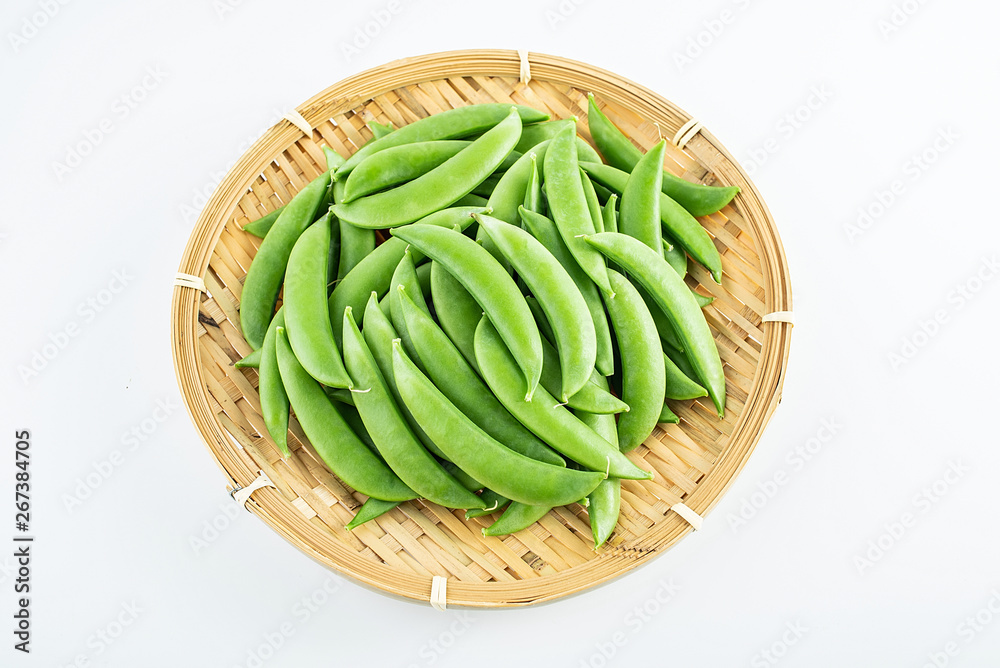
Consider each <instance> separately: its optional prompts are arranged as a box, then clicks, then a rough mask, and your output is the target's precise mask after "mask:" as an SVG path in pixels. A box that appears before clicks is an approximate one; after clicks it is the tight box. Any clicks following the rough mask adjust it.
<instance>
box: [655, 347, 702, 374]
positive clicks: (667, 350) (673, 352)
mask: <svg viewBox="0 0 1000 668" xmlns="http://www.w3.org/2000/svg"><path fill="white" fill-rule="evenodd" d="M663 354H664V355H666V356H667V357H668V358H669V359H670V361H671V362H673V363H674V365H676V366H677V368H678V369H680V371H681V373H683V374H684V375H685V376H687V377H688V379H691V380H693V379H695V378H697V377H698V374H697V372H696V371H695V370H694V367H693V366H692V365H691V362H689V361H688V358H687V355H685V354H684V353H683V352H681V351H679V350H677V349H675V348H672V347H671V346H669V345H664V346H663Z"/></svg>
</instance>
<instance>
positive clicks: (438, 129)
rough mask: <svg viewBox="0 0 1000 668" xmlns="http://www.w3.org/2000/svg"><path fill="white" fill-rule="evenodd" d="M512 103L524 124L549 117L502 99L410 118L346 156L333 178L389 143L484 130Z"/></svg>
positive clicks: (499, 119) (505, 113)
mask: <svg viewBox="0 0 1000 668" xmlns="http://www.w3.org/2000/svg"><path fill="white" fill-rule="evenodd" d="M512 107H513V108H514V109H515V110H517V113H518V115H519V116H520V120H521V123H522V124H524V125H529V124H531V123H538V122H540V121H547V120H548V119H549V116H548V114H546V113H543V112H541V111H538V110H537V109H532V108H531V107H525V106H521V105H512V104H506V103H503V102H495V103H489V104H473V105H469V106H466V107H458V108H456V109H448V110H446V111H442V112H440V113H437V114H432V115H430V116H427V117H426V118H421V119H420V120H419V121H414V122H413V123H410V124H409V125H404V126H403V127H401V128H398V129H397V130H396V131H395V132H391V133H389V134H388V135H386V136H385V137H382V138H380V139H376V140H375V141H372V142H368V143H367V144H365V145H364V146H362V147H361V148H360V149H358V150H357V152H355V153H354V155H352V156H351V157H350V158H348V159H347V162H345V163H344V164H343V165H342V166H341V167H340V168H339V169H338V170H337V174H336V178H337V180H340V179H343V178H345V177H346V176H347V174H348V173H349V172H350V171H351V170H353V169H354V168H355V167H357V166H358V165H359V164H360V163H361V161H362V160H364V159H365V158H367V157H369V156H370V155H372V154H374V153H378V152H379V151H384V150H385V149H387V148H390V147H393V146H399V145H401V144H412V143H414V142H422V141H432V140H435V139H457V138H459V137H468V136H471V135H474V134H477V133H479V132H483V131H484V130H487V131H488V130H489V129H491V128H493V127H495V126H496V125H498V124H499V123H501V122H502V121H504V120H505V119H506V118H507V117H508V116H509V115H510V111H511V108H512ZM515 143H516V140H515Z"/></svg>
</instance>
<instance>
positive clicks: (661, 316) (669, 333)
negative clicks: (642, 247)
mask: <svg viewBox="0 0 1000 668" xmlns="http://www.w3.org/2000/svg"><path fill="white" fill-rule="evenodd" d="M634 287H635V289H636V290H638V291H639V294H640V295H642V300H643V301H644V302H646V308H647V309H649V314H650V315H651V316H653V322H654V323H656V331H657V333H659V335H660V339H661V340H662V341H663V343H664V345H665V346H667V347H668V348H673V349H674V350H678V351H680V350H683V348H684V344H683V343H681V339H680V336H678V334H677V330H676V329H675V328H674V325H673V323H672V322H670V318H668V317H667V315H666V314H665V313H664V312H663V309H662V308H660V305H659V304H657V303H656V300H655V299H653V297H652V295H650V294H649V292H648V291H647V290H646V288H645V287H643V286H642V284H641V283H640V284H634Z"/></svg>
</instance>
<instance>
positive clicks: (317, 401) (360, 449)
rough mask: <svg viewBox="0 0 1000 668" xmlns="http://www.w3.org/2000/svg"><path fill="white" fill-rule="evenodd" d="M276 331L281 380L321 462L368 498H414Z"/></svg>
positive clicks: (284, 336)
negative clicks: (360, 436)
mask: <svg viewBox="0 0 1000 668" xmlns="http://www.w3.org/2000/svg"><path fill="white" fill-rule="evenodd" d="M276 331H277V339H278V340H277V349H278V366H279V367H280V369H281V380H282V382H283V383H284V386H285V390H286V391H287V392H288V399H289V401H290V402H291V405H292V408H293V409H295V416H296V417H297V418H298V420H299V424H300V425H302V431H304V432H305V434H306V436H308V437H309V441H310V442H311V443H312V445H313V447H314V448H315V449H316V454H318V455H319V457H320V459H322V460H323V463H324V464H326V465H327V467H328V468H329V469H330V470H331V471H332V472H333V473H334V475H336V476H337V477H338V478H340V479H341V480H343V481H344V482H345V483H347V484H348V485H349V486H351V487H353V488H354V489H356V490H358V491H359V492H361V493H362V494H365V495H367V496H374V497H376V498H379V499H385V500H386V501H406V500H408V499H413V498H416V494H414V493H413V490H411V489H410V488H409V487H407V486H406V485H405V484H404V483H403V481H402V480H400V479H399V477H398V476H397V475H396V474H395V473H393V472H392V471H391V470H390V469H389V467H387V466H386V465H385V464H384V463H382V461H381V460H380V459H379V458H378V457H376V456H375V454H374V453H373V452H372V451H371V450H369V449H368V448H367V447H366V446H365V444H364V443H362V442H361V441H360V440H359V439H358V437H357V436H356V435H355V434H354V432H353V431H352V430H351V428H350V426H348V424H347V423H346V422H345V421H344V418H343V417H342V416H341V415H340V413H339V412H338V411H337V409H336V408H334V406H333V404H332V403H331V402H330V399H329V398H328V397H327V396H326V393H325V392H323V388H322V387H320V384H319V383H318V382H316V381H315V380H314V379H313V378H312V377H311V376H310V375H309V374H308V373H306V370H305V369H303V368H302V365H301V364H299V361H298V360H297V359H295V354H294V353H293V352H292V347H291V346H290V345H289V343H288V337H287V336H286V334H285V329H284V328H283V327H278V328H277V330H276Z"/></svg>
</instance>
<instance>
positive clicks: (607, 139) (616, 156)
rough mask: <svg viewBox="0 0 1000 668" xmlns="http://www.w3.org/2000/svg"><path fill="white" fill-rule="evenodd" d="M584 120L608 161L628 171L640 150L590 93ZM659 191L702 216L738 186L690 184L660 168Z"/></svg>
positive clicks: (722, 203)
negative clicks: (601, 108)
mask: <svg viewBox="0 0 1000 668" xmlns="http://www.w3.org/2000/svg"><path fill="white" fill-rule="evenodd" d="M587 121H588V125H589V126H590V134H591V136H592V137H593V138H594V142H595V143H596V144H597V148H598V150H600V152H601V153H602V154H603V155H604V158H605V159H606V160H607V161H608V163H609V164H610V165H612V166H614V167H617V168H618V169H624V170H625V171H631V170H632V168H633V167H634V166H635V163H637V162H638V161H639V159H640V158H641V157H642V151H640V150H639V149H638V148H636V147H635V145H634V144H633V143H632V142H631V140H629V138H628V137H626V136H625V135H624V134H622V131H621V130H619V129H618V127H617V126H615V124H614V123H612V122H611V120H610V119H608V117H607V116H605V115H604V113H603V112H602V111H601V110H600V109H598V108H597V104H596V103H595V102H594V96H593V95H591V96H590V104H589V107H588V112H587ZM661 164H662V163H661ZM662 191H663V193H664V194H665V195H668V196H669V197H671V198H672V199H674V200H675V201H676V202H677V203H679V204H680V205H681V206H683V207H684V208H685V209H687V210H688V211H690V212H691V215H693V216H705V215H708V214H710V213H715V212H716V211H718V210H719V209H721V208H722V207H724V206H725V205H727V204H729V202H730V201H731V200H732V199H733V197H735V196H736V194H737V193H738V192H739V191H740V189H739V188H737V187H736V186H728V187H718V186H706V185H701V184H699V183H691V182H690V181H686V180H684V179H682V178H680V177H679V176H674V175H673V174H671V173H670V172H668V171H666V170H664V172H663V183H662Z"/></svg>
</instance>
